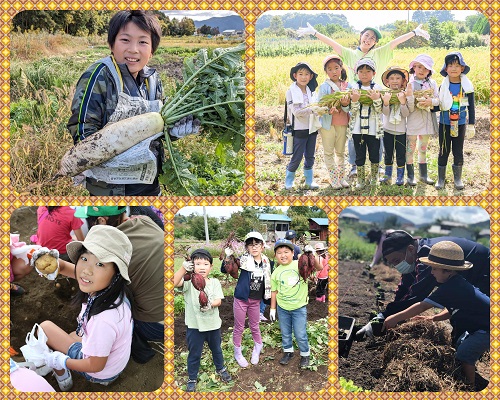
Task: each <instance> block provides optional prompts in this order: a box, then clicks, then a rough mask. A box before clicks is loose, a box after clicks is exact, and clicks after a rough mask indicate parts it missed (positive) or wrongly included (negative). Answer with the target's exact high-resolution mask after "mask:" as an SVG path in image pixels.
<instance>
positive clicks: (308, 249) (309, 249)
mask: <svg viewBox="0 0 500 400" xmlns="http://www.w3.org/2000/svg"><path fill="white" fill-rule="evenodd" d="M304 253H312V254H313V255H314V256H315V255H316V251H315V250H314V247H312V246H311V245H310V244H308V245H306V246H305V247H304Z"/></svg>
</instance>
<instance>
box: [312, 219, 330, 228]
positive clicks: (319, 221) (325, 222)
mask: <svg viewBox="0 0 500 400" xmlns="http://www.w3.org/2000/svg"><path fill="white" fill-rule="evenodd" d="M309 219H310V220H311V221H313V222H316V223H317V224H318V225H320V226H328V218H309Z"/></svg>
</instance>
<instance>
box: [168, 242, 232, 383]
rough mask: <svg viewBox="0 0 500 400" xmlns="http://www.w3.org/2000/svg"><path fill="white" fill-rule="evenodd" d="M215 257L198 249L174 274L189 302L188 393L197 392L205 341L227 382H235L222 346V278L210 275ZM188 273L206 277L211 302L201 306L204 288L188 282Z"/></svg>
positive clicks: (218, 370)
mask: <svg viewBox="0 0 500 400" xmlns="http://www.w3.org/2000/svg"><path fill="white" fill-rule="evenodd" d="M212 262H213V258H212V256H211V255H210V253H209V252H208V251H207V250H205V249H198V250H195V251H193V253H191V261H185V262H184V263H183V264H182V266H181V267H180V268H179V269H178V270H177V272H176V273H175V274H174V286H175V287H180V286H182V292H183V294H184V303H185V311H184V315H185V323H186V327H187V332H186V340H187V345H188V351H189V354H188V359H187V370H188V375H189V380H188V382H187V384H186V391H187V392H194V391H195V389H196V380H197V379H198V371H199V369H200V360H201V352H202V350H203V344H204V343H205V342H207V343H208V347H209V348H210V351H211V352H212V358H213V360H214V364H215V368H216V371H217V374H218V375H219V376H220V378H221V380H222V381H224V382H229V381H231V376H230V375H229V373H228V372H227V369H226V367H225V366H224V358H223V356H222V348H221V342H222V338H221V332H220V327H221V325H222V320H221V319H220V317H219V306H220V305H221V303H222V299H223V298H224V294H223V293H222V287H221V284H220V282H219V280H218V279H216V278H209V277H208V274H209V273H210V270H211V269H212ZM186 272H195V273H197V274H200V275H201V276H203V278H204V279H205V288H204V289H203V291H204V292H205V293H206V295H207V297H208V304H207V305H206V306H204V307H200V301H199V298H200V297H199V296H200V291H199V290H197V289H195V287H194V286H193V283H192V282H191V281H184V275H185V274H186Z"/></svg>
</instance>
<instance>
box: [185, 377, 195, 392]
mask: <svg viewBox="0 0 500 400" xmlns="http://www.w3.org/2000/svg"><path fill="white" fill-rule="evenodd" d="M186 392H196V381H195V380H193V379H190V380H188V381H187V383H186Z"/></svg>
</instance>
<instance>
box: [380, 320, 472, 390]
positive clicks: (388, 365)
mask: <svg viewBox="0 0 500 400" xmlns="http://www.w3.org/2000/svg"><path fill="white" fill-rule="evenodd" d="M384 339H385V341H386V344H385V348H384V352H383V366H384V369H383V372H382V376H381V379H379V382H378V383H377V385H376V386H375V388H374V390H375V391H381V392H386V391H396V392H422V391H429V392H436V391H443V390H453V391H459V390H466V388H465V387H464V386H463V384H462V380H461V375H460V364H459V363H457V361H456V360H455V350H454V349H453V347H452V346H451V337H450V332H449V329H448V327H447V326H446V325H445V324H441V323H438V324H435V323H433V322H431V321H410V322H407V323H404V324H402V325H400V326H398V327H396V328H395V329H393V330H391V331H389V332H388V334H387V335H386V336H385V337H384Z"/></svg>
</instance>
